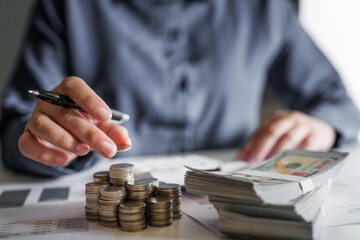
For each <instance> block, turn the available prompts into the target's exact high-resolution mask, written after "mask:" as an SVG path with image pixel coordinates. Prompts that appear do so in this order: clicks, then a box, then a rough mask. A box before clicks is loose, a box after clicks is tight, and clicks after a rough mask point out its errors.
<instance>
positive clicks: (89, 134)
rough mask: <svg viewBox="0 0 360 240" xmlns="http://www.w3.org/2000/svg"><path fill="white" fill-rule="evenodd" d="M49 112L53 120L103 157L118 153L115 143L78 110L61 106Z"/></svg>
mask: <svg viewBox="0 0 360 240" xmlns="http://www.w3.org/2000/svg"><path fill="white" fill-rule="evenodd" d="M47 114H48V116H49V117H50V118H51V119H52V120H53V121H55V122H56V123H57V124H59V125H60V126H62V127H63V128H65V129H66V130H67V131H69V132H71V133H72V134H73V135H74V136H75V137H76V138H78V139H79V140H80V141H81V142H83V143H86V144H88V145H89V146H90V147H91V148H92V149H94V150H95V151H97V152H99V153H100V154H101V155H102V156H103V157H105V158H111V157H113V156H114V155H115V154H116V145H115V143H114V142H113V141H112V140H111V139H110V138H109V137H108V136H107V135H106V134H105V133H104V132H103V131H101V130H100V129H99V128H98V127H97V126H95V125H94V124H93V123H91V122H90V121H89V120H88V119H86V118H85V117H84V116H83V115H82V114H81V113H79V112H78V111H76V110H74V109H67V108H61V107H59V111H58V112H55V113H54V112H48V113H47Z"/></svg>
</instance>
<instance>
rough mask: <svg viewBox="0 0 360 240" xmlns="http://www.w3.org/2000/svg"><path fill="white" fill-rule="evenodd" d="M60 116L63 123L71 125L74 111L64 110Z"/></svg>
mask: <svg viewBox="0 0 360 240" xmlns="http://www.w3.org/2000/svg"><path fill="white" fill-rule="evenodd" d="M61 116H62V122H63V123H71V122H72V121H73V119H74V110H72V109H64V111H63V114H61Z"/></svg>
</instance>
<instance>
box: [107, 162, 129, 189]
mask: <svg viewBox="0 0 360 240" xmlns="http://www.w3.org/2000/svg"><path fill="white" fill-rule="evenodd" d="M133 167H134V165H133V164H131V163H119V164H113V165H111V166H110V171H109V176H110V180H109V181H110V183H111V184H112V185H117V186H125V185H126V183H127V182H133V181H134V173H133Z"/></svg>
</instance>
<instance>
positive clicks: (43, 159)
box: [34, 152, 50, 163]
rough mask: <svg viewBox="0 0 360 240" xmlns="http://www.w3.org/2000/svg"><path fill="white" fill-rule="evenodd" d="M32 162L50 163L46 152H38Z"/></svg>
mask: <svg viewBox="0 0 360 240" xmlns="http://www.w3.org/2000/svg"><path fill="white" fill-rule="evenodd" d="M34 160H36V161H38V162H42V163H49V162H50V159H49V155H48V154H47V153H46V152H40V153H39V154H38V155H37V157H36V159H34Z"/></svg>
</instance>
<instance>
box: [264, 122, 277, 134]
mask: <svg viewBox="0 0 360 240" xmlns="http://www.w3.org/2000/svg"><path fill="white" fill-rule="evenodd" d="M265 133H266V135H269V136H277V135H278V134H279V128H278V126H277V124H272V125H270V126H269V127H267V128H266V130H265Z"/></svg>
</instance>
